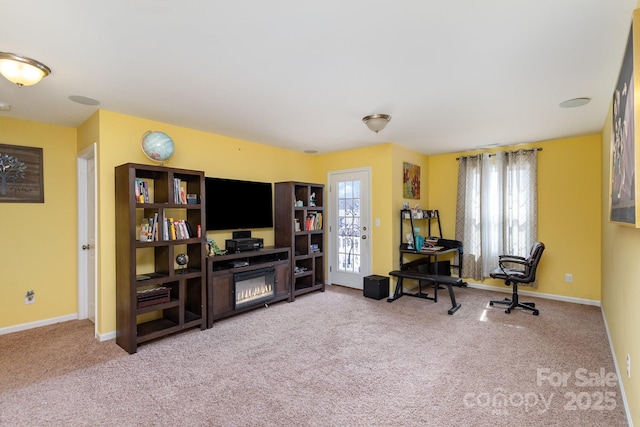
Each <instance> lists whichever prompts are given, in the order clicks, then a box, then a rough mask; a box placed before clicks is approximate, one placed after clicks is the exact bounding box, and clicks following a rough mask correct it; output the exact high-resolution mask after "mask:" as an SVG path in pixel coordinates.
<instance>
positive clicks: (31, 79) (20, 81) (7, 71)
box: [0, 52, 51, 87]
mask: <svg viewBox="0 0 640 427" xmlns="http://www.w3.org/2000/svg"><path fill="white" fill-rule="evenodd" d="M0 74H2V75H3V76H4V77H5V78H6V79H7V80H9V81H10V82H11V83H15V84H17V85H18V86H20V87H22V86H32V85H34V84H36V83H38V82H39V81H40V80H42V79H43V78H45V77H47V76H48V75H49V74H51V68H49V67H47V66H46V65H44V64H43V63H42V62H39V61H36V60H35V59H31V58H27V57H26V56H20V55H16V54H15V53H8V52H0Z"/></svg>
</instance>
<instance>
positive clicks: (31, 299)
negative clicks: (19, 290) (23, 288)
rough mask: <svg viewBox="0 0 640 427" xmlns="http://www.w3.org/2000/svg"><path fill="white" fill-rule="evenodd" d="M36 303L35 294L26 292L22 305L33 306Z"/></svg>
mask: <svg viewBox="0 0 640 427" xmlns="http://www.w3.org/2000/svg"><path fill="white" fill-rule="evenodd" d="M34 302H36V294H35V292H33V291H27V293H26V294H25V295H24V303H25V304H33V303H34Z"/></svg>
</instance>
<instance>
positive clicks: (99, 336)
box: [0, 313, 116, 342]
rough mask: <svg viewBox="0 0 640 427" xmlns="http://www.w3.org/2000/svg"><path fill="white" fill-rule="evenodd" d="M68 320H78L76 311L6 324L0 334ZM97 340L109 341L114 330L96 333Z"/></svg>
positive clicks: (114, 336) (0, 329)
mask: <svg viewBox="0 0 640 427" xmlns="http://www.w3.org/2000/svg"><path fill="white" fill-rule="evenodd" d="M69 320H78V313H73V314H67V315H66V316H60V317H53V318H51V319H44V320H38V321H35V322H29V323H22V324H20V325H13V326H7V327H6V328H0V335H4V334H10V333H12V332H20V331H26V330H28V329H33V328H39V327H41V326H47V325H54V324H56V323H61V322H68V321H69ZM96 338H97V339H98V341H100V342H102V341H109V340H113V339H115V338H116V331H111V332H107V333H104V334H96Z"/></svg>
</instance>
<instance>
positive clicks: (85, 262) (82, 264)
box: [77, 144, 97, 333]
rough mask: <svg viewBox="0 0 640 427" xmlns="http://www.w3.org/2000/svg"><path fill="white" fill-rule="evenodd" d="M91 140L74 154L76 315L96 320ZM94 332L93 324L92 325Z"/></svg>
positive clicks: (94, 193)
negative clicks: (76, 176) (75, 178)
mask: <svg viewBox="0 0 640 427" xmlns="http://www.w3.org/2000/svg"><path fill="white" fill-rule="evenodd" d="M95 149H96V147H95V144H93V145H92V146H91V147H89V148H87V149H86V150H84V151H82V152H81V153H79V154H78V160H77V166H78V171H77V173H78V318H79V319H89V320H91V321H92V322H93V323H94V324H95V323H96V311H97V303H96V299H97V292H96V287H97V277H96V273H97V255H96V251H97V238H96V228H97V215H96V212H97V198H96V194H97V188H96V184H97V178H96V177H97V171H96V158H95ZM96 333H97V325H96Z"/></svg>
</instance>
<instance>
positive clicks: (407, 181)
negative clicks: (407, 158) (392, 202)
mask: <svg viewBox="0 0 640 427" xmlns="http://www.w3.org/2000/svg"><path fill="white" fill-rule="evenodd" d="M402 169H403V177H402V185H403V191H402V195H403V197H404V198H405V199H419V198H420V166H417V165H412V164H411V163H407V162H404V164H403V168H402Z"/></svg>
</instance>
